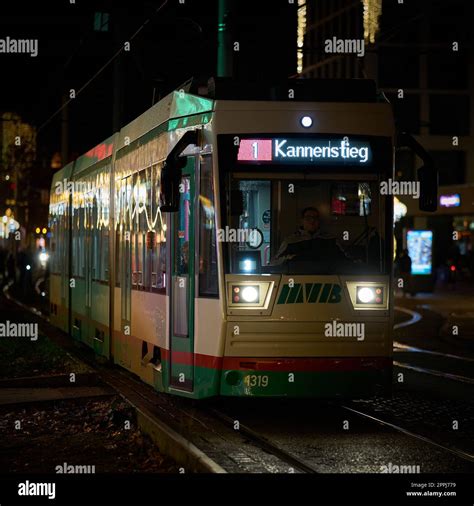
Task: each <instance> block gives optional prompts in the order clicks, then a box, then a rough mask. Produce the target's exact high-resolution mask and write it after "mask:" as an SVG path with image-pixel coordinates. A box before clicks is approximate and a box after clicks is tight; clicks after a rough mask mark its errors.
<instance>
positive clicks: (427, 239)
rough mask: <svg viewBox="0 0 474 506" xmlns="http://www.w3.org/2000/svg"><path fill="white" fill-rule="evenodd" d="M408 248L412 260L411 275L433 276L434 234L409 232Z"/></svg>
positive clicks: (430, 232) (429, 232) (422, 231)
mask: <svg viewBox="0 0 474 506" xmlns="http://www.w3.org/2000/svg"><path fill="white" fill-rule="evenodd" d="M407 247H408V254H409V255H410V258H411V273H412V274H415V275H428V274H431V271H432V254H433V232H432V231H431V230H409V231H408V232H407Z"/></svg>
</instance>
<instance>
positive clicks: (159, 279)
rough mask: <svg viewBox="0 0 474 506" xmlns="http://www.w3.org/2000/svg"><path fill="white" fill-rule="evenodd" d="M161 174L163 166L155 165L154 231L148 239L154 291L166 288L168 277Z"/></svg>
mask: <svg viewBox="0 0 474 506" xmlns="http://www.w3.org/2000/svg"><path fill="white" fill-rule="evenodd" d="M160 174H161V166H160V165H153V167H152V168H151V175H150V186H151V215H152V224H153V230H152V231H150V232H149V235H148V237H147V241H148V247H149V248H150V249H148V250H147V253H148V255H149V256H150V260H149V261H150V264H151V270H150V286H151V289H152V290H163V289H164V288H165V286H166V285H165V276H166V222H165V216H164V215H162V214H161V210H160V193H159V192H160Z"/></svg>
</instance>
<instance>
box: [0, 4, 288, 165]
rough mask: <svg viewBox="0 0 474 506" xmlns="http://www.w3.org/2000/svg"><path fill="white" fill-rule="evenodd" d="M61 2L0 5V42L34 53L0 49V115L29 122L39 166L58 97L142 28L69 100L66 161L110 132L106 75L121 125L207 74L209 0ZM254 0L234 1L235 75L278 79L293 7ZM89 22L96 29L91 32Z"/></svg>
mask: <svg viewBox="0 0 474 506" xmlns="http://www.w3.org/2000/svg"><path fill="white" fill-rule="evenodd" d="M70 1H72V0H50V1H48V2H25V1H24V0H19V1H16V2H4V3H3V2H2V5H1V7H0V11H1V17H0V38H6V37H8V36H9V37H11V38H26V39H38V56H37V57H31V56H30V55H26V54H20V55H18V54H16V55H13V54H0V68H1V76H2V79H0V111H2V112H5V111H14V112H17V113H19V114H20V115H21V116H22V118H23V120H24V121H27V122H29V123H31V124H33V125H34V126H36V127H37V128H39V131H38V160H39V161H40V162H41V160H42V159H43V160H48V161H49V159H50V157H51V155H52V153H54V152H59V151H60V137H61V127H60V125H61V113H58V114H57V115H56V116H54V117H53V115H54V113H55V112H56V111H58V109H59V108H60V107H61V100H62V97H63V95H64V94H66V96H67V97H68V95H69V90H71V89H74V90H75V91H76V93H77V91H78V90H79V89H80V88H81V87H82V86H84V84H85V83H87V81H89V79H91V77H93V76H94V74H96V72H97V71H98V70H99V69H101V68H102V67H103V66H104V64H106V62H107V61H109V60H110V59H111V58H112V57H113V55H114V54H115V53H116V52H117V50H118V48H119V47H120V46H121V44H122V43H123V42H124V41H127V40H129V39H130V38H131V37H132V35H133V34H134V33H135V32H136V31H137V30H139V28H140V27H142V25H144V27H143V29H142V30H141V31H140V32H139V33H138V34H137V35H136V36H135V37H134V38H133V40H132V41H131V46H130V51H129V52H125V51H122V53H121V55H120V56H119V57H118V58H117V60H118V65H117V68H116V69H115V70H114V62H112V63H110V64H109V65H108V66H106V68H105V69H104V70H103V71H102V72H101V73H100V74H99V75H98V76H97V77H95V78H94V79H93V80H92V82H91V83H90V84H88V85H87V86H86V87H85V88H84V90H83V91H82V92H81V93H79V94H78V95H77V96H76V98H75V99H74V100H72V102H71V103H70V104H69V106H68V115H69V157H68V158H69V159H73V158H75V157H76V156H78V155H80V154H81V153H83V152H84V151H86V150H87V149H89V148H90V147H91V146H93V145H95V144H97V143H99V142H100V141H101V140H102V139H104V138H106V137H108V136H109V135H111V134H112V133H113V131H114V128H113V126H114V123H113V111H112V109H113V100H114V99H113V88H114V86H115V84H114V72H118V75H119V76H120V83H121V89H120V97H121V98H120V99H119V103H120V110H119V115H120V124H121V125H124V124H127V123H128V122H130V121H131V120H133V119H134V118H135V117H137V116H138V115H139V114H141V113H142V112H144V111H145V110H146V109H147V108H149V107H150V106H151V105H152V103H153V100H154V101H155V102H156V101H158V100H159V99H160V97H163V96H164V95H165V94H167V93H169V92H170V91H172V90H173V89H175V88H176V87H178V86H179V85H180V84H181V83H183V82H184V81H186V80H187V79H189V78H191V77H197V78H201V79H203V80H204V81H207V78H208V77H209V76H213V75H215V74H216V61H217V0H185V1H184V4H180V3H179V2H180V0H168V1H166V0H147V1H143V0H134V1H133V2H123V1H121V2H117V1H113V2H112V0H109V1H107V0H104V1H84V0H75V3H74V4H71V3H70ZM277 3H278V2H277ZM254 4H255V2H250V1H248V0H244V1H242V0H241V1H240V2H239V9H240V13H239V17H238V20H236V21H235V23H236V24H237V25H238V26H236V27H234V31H235V33H236V34H237V36H238V37H239V38H240V40H241V42H242V43H241V52H240V55H239V56H240V65H239V62H236V63H235V71H236V74H237V75H240V77H245V78H247V77H248V78H252V79H258V78H259V77H261V75H262V74H266V75H268V74H269V73H272V72H276V73H278V72H280V73H281V75H284V76H288V75H290V74H291V73H292V72H294V68H295V61H294V59H295V55H296V50H295V49H294V45H295V43H296V41H295V35H294V34H295V25H294V23H293V21H294V20H295V19H296V17H294V18H291V19H289V18H288V15H287V12H285V10H286V11H288V10H289V9H291V10H292V11H293V12H295V8H294V6H288V4H287V2H279V4H281V5H278V6H277V7H275V4H274V3H273V2H271V3H270V2H260V4H259V5H258V6H255V5H254ZM271 4H272V5H273V7H272V6H271ZM162 5H163V7H162V8H161V10H159V12H157V9H159V8H160V6H162ZM100 13H106V14H108V18H107V17H103V16H102V15H101V14H100ZM97 23H99V26H101V28H102V31H97V30H95V29H94V27H95V24H97ZM243 62H245V64H243ZM277 62H278V63H277ZM259 73H260V75H259ZM115 82H116V81H115ZM46 122H47V123H46ZM44 163H46V162H44V161H43V164H44Z"/></svg>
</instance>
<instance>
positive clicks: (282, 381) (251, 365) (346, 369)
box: [220, 357, 392, 398]
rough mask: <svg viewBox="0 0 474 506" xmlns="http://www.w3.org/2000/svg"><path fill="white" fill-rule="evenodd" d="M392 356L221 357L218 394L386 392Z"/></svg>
mask: <svg viewBox="0 0 474 506" xmlns="http://www.w3.org/2000/svg"><path fill="white" fill-rule="evenodd" d="M391 384H392V359H391V357H317V358H313V357H297V358H282V357H281V358H261V357H258V358H249V357H241V358H239V357H224V360H223V368H222V376H221V389H220V394H221V395H225V396H244V397H245V396H247V397H319V398H334V397H341V398H362V397H369V396H372V395H375V394H387V393H389V392H390V390H391Z"/></svg>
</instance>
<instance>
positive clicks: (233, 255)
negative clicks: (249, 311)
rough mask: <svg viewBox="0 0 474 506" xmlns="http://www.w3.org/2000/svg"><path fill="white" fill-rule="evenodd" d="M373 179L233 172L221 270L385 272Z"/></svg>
mask: <svg viewBox="0 0 474 506" xmlns="http://www.w3.org/2000/svg"><path fill="white" fill-rule="evenodd" d="M377 185H378V182H377V181H376V180H372V181H368V180H364V179H353V180H351V179H350V178H348V179H339V180H336V181H334V180H328V179H319V180H318V179H297V180H292V179H285V178H283V177H281V178H276V179H275V178H273V177H272V178H258V179H257V178H255V177H253V178H252V177H249V178H248V179H247V178H245V177H239V178H232V179H231V180H230V186H231V188H230V190H231V191H230V193H229V198H228V199H227V201H228V210H227V213H226V214H227V224H226V226H225V228H224V229H223V230H222V231H221V233H222V235H223V237H222V238H221V240H222V241H223V242H224V243H226V244H227V272H229V273H232V274H252V273H263V274H265V273H268V274H277V273H284V274H327V275H330V274H363V273H365V274H384V273H386V271H387V268H388V266H387V262H386V259H387V257H388V250H387V247H388V244H387V241H386V240H385V237H384V235H385V210H384V209H383V207H382V206H383V202H382V201H381V199H380V196H379V192H378V191H376V189H377Z"/></svg>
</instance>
